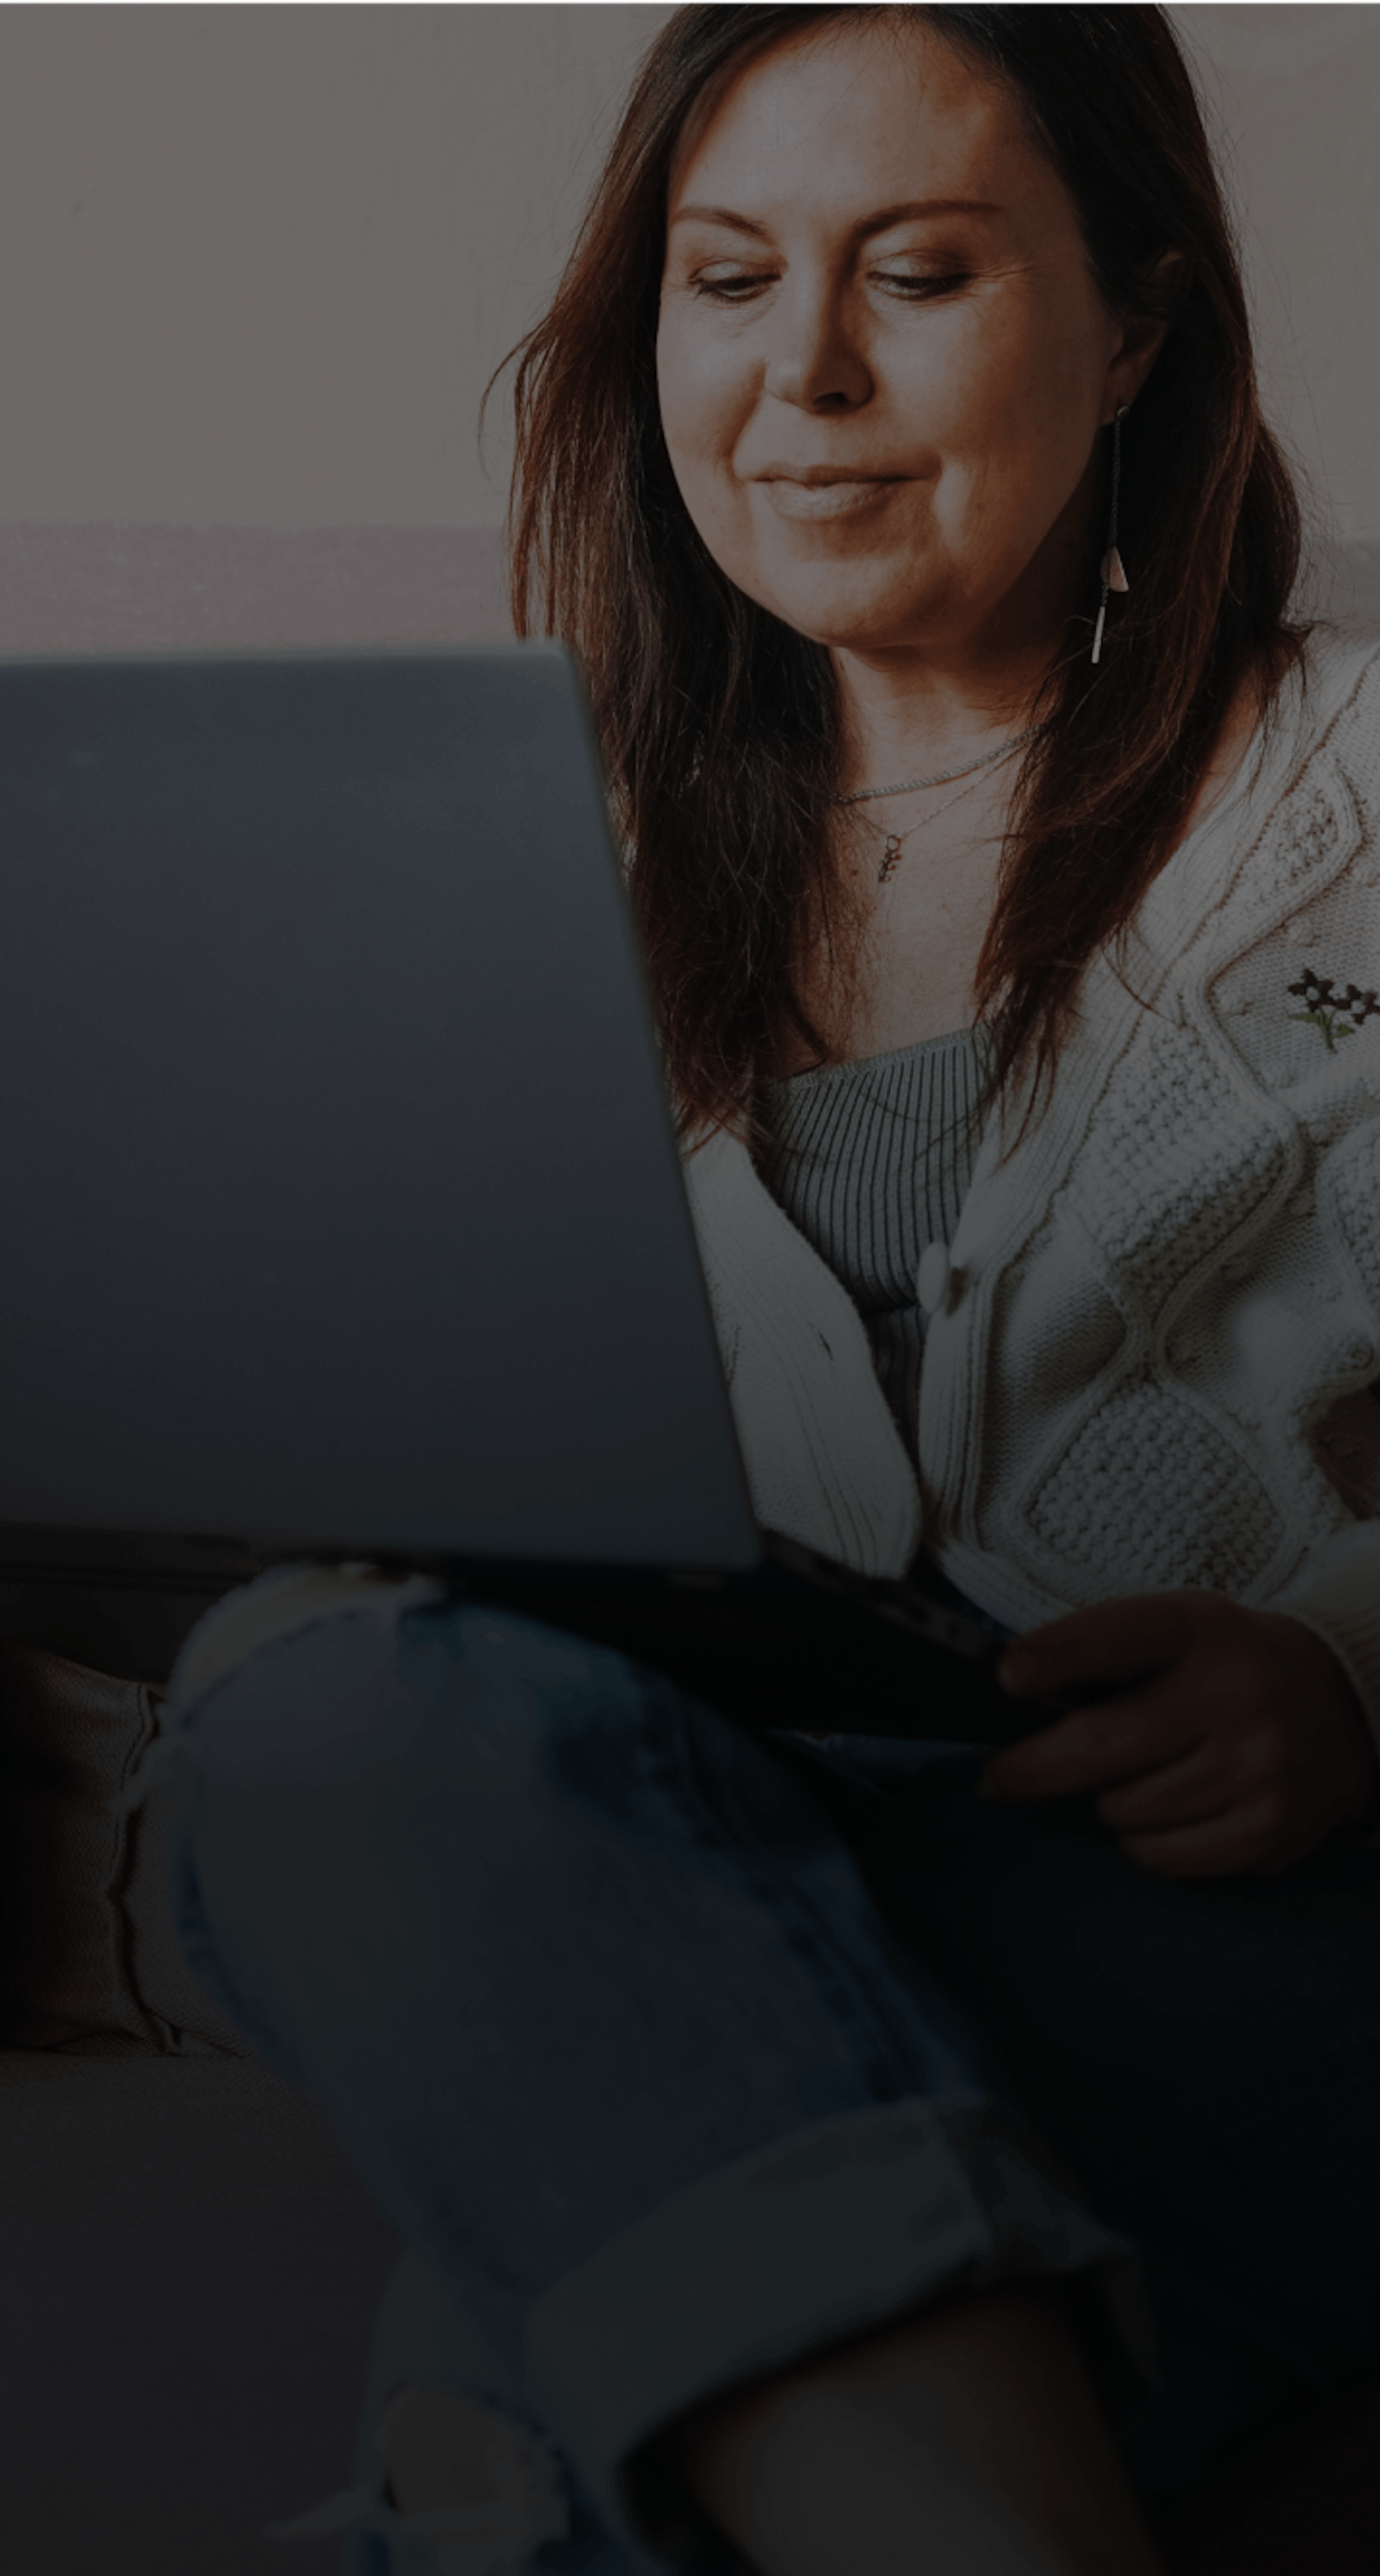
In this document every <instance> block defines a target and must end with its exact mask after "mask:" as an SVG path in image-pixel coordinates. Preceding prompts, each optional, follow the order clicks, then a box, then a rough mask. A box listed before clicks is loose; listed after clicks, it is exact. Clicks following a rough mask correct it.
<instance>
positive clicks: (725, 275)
mask: <svg viewBox="0 0 1380 2576" xmlns="http://www.w3.org/2000/svg"><path fill="white" fill-rule="evenodd" d="M770 284H771V279H770V278H769V277H766V276H764V275H763V274H762V272H761V270H760V269H748V268H742V269H738V268H735V269H719V270H718V271H716V272H713V273H711V272H710V271H709V270H708V269H701V270H700V272H699V274H698V276H696V277H692V278H691V280H690V291H691V294H692V295H701V296H706V297H707V298H708V299H709V301H710V302H711V303H714V304H742V303H744V302H746V300H747V298H748V296H749V295H750V294H751V293H752V291H753V289H754V288H755V287H759V286H769V285H770Z"/></svg>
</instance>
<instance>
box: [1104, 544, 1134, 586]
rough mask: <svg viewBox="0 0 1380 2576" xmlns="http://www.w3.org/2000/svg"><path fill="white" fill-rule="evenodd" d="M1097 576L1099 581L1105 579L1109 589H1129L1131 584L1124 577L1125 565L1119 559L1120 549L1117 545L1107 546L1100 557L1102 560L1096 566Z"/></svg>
mask: <svg viewBox="0 0 1380 2576" xmlns="http://www.w3.org/2000/svg"><path fill="white" fill-rule="evenodd" d="M1098 578H1099V580H1100V581H1105V583H1106V585H1107V588H1108V589H1109V590H1120V591H1126V590H1129V589H1130V587H1131V585H1130V583H1129V581H1128V580H1127V578H1126V566H1125V564H1124V563H1123V562H1122V560H1121V549H1120V547H1119V546H1109V547H1108V548H1107V551H1106V553H1105V555H1104V556H1103V558H1102V562H1101V564H1100V566H1099V567H1098Z"/></svg>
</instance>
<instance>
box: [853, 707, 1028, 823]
mask: <svg viewBox="0 0 1380 2576" xmlns="http://www.w3.org/2000/svg"><path fill="white" fill-rule="evenodd" d="M1044 729H1045V728H1044V726H1043V724H1033V725H1027V726H1026V729H1025V732H1024V733H1018V734H1013V735H1012V737H1011V740H1010V742H999V743H998V745H997V747H996V750H995V751H985V752H984V753H983V755H982V758H981V760H966V761H965V762H964V764H963V766H962V768H961V769H936V771H935V773H934V776H933V777H932V778H901V779H898V780H897V782H896V785H895V786H894V787H855V788H854V789H853V790H852V792H851V794H849V795H847V796H831V798H830V800H829V801H830V803H831V805H866V804H869V803H870V802H871V800H872V799H873V798H874V797H876V796H910V795H912V794H913V793H914V791H915V790H916V789H917V788H920V787H947V786H948V784H949V781H950V779H951V778H972V777H973V776H974V775H975V774H976V772H977V771H978V770H979V769H991V768H992V766H993V764H994V763H995V762H996V761H998V760H1005V759H1006V758H1007V755H1008V754H1009V753H1010V752H1013V751H1023V750H1024V748H1025V745H1026V744H1027V743H1028V742H1033V741H1034V739H1035V736H1036V734H1037V733H1043V732H1044ZM940 811H941V813H942V812H943V807H942V806H941V807H940Z"/></svg>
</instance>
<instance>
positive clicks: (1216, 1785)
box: [982, 1592, 1380, 1878]
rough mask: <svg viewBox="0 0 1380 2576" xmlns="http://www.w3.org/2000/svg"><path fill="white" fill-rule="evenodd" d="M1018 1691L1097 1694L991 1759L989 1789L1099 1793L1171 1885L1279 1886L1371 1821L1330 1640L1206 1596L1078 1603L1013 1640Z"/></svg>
mask: <svg viewBox="0 0 1380 2576" xmlns="http://www.w3.org/2000/svg"><path fill="white" fill-rule="evenodd" d="M998 1671H999V1676H1000V1679H1001V1681H1002V1682H1003V1684H1004V1686H1005V1687H1006V1688H1007V1689H1009V1690H1010V1691H1011V1692H1012V1693H1013V1694H1014V1695H1015V1696H1016V1697H1018V1698H1023V1699H1024V1698H1045V1697H1046V1696H1048V1697H1055V1696H1057V1695H1059V1694H1060V1693H1063V1692H1067V1691H1075V1690H1076V1691H1080V1692H1085V1691H1087V1689H1088V1687H1089V1685H1092V1686H1093V1687H1094V1688H1096V1689H1100V1688H1101V1686H1102V1685H1104V1684H1106V1685H1108V1686H1109V1687H1110V1689H1111V1690H1114V1691H1115V1693H1116V1696H1115V1697H1112V1696H1108V1697H1107V1698H1105V1699H1102V1698H1098V1699H1096V1700H1095V1701H1094V1702H1093V1703H1091V1704H1089V1705H1087V1706H1084V1707H1082V1708H1079V1709H1078V1710H1077V1711H1076V1713H1074V1714H1072V1715H1070V1716H1066V1717H1062V1718H1060V1719H1059V1720H1058V1721H1057V1722H1056V1723H1055V1724H1053V1725H1051V1726H1049V1727H1047V1728H1045V1729H1044V1730H1043V1731H1042V1732H1041V1733H1040V1734H1038V1735H1032V1736H1028V1737H1027V1738H1026V1739H1025V1740H1024V1742H1022V1743H1020V1744H1017V1745H1012V1746H1010V1747H1008V1748H1007V1749H1006V1750H1004V1751H1003V1752H1001V1753H999V1754H997V1755H995V1756H994V1757H993V1759H992V1760H991V1761H990V1762H989V1763H988V1764H987V1766H986V1768H985V1770H984V1772H983V1775H982V1789H983V1793H984V1794H985V1795H988V1796H991V1797H1000V1798H1012V1799H1025V1798H1068V1797H1077V1796H1080V1795H1083V1794H1086V1793H1088V1792H1094V1793H1095V1798H1094V1803H1095V1806H1096V1810H1097V1813H1098V1815H1099V1816H1100V1818H1101V1819H1102V1822H1103V1823H1104V1824H1106V1825H1110V1826H1111V1828H1112V1830H1113V1832H1114V1833H1115V1834H1116V1836H1117V1838H1118V1840H1119V1841H1120V1843H1121V1846H1122V1849H1123V1851H1125V1852H1126V1853H1127V1855H1128V1856H1129V1858H1130V1859H1132V1860H1134V1861H1139V1862H1140V1863H1141V1864H1142V1866H1143V1867H1145V1868H1146V1869H1154V1870H1159V1871H1161V1872H1162V1873H1163V1875H1164V1876H1165V1877H1166V1878H1225V1877H1234V1876H1240V1875H1243V1874H1246V1873H1250V1874H1253V1875H1256V1876H1260V1877H1269V1878H1273V1877H1277V1876H1278V1874H1279V1873H1280V1871H1281V1870H1286V1869H1292V1868H1293V1867H1294V1866H1295V1864H1296V1863H1297V1862H1299V1861H1302V1860H1306V1859H1307V1858H1308V1856H1309V1854H1310V1852H1314V1851H1316V1850H1317V1849H1318V1846H1319V1845H1320V1844H1321V1843H1324V1842H1326V1841H1327V1839H1328V1837H1329V1836H1330V1835H1331V1834H1334V1833H1338V1832H1340V1831H1343V1830H1345V1829H1347V1828H1353V1829H1354V1828H1356V1827H1362V1828H1364V1827H1365V1826H1366V1825H1367V1824H1368V1823H1372V1822H1374V1821H1375V1820H1376V1816H1377V1811H1380V1756H1378V1755H1377V1751H1376V1746H1375V1743H1374V1741H1373V1739H1372V1737H1371V1734H1370V1730H1369V1728H1368V1726H1367V1724H1366V1721H1365V1717H1364V1715H1363V1713H1362V1710H1361V1706H1360V1703H1359V1701H1358V1700H1357V1697H1356V1694H1355V1692H1354V1691H1353V1689H1352V1687H1351V1684H1350V1682H1349V1681H1348V1679H1347V1677H1346V1675H1345V1673H1344V1672H1343V1670H1342V1667H1341V1665H1340V1664H1339V1662H1338V1661H1337V1658H1336V1656H1335V1655H1334V1654H1333V1652H1332V1650H1331V1648H1330V1647H1329V1646H1326V1645H1324V1643H1323V1642H1322V1640H1321V1638H1319V1637H1317V1636H1315V1635H1314V1633H1313V1631H1312V1630H1311V1629H1310V1628H1305V1627H1304V1626H1303V1625H1302V1623H1301V1621H1299V1620H1297V1619H1290V1618H1287V1617H1284V1616H1282V1615H1279V1614H1277V1613H1273V1612H1266V1611H1261V1610H1243V1609H1242V1608H1241V1607H1240V1606H1239V1604H1237V1603H1236V1602H1234V1601H1228V1600H1226V1599H1224V1598H1223V1596H1222V1595H1221V1594H1220V1593H1214V1592H1159V1593H1152V1594H1148V1595H1146V1596H1145V1597H1144V1598H1142V1599H1139V1600H1134V1601H1109V1602H1106V1603H1103V1604H1101V1605H1100V1606H1099V1607H1098V1608H1096V1609H1093V1610H1076V1611H1074V1612H1073V1613H1072V1614H1071V1616H1070V1617H1068V1618H1067V1619H1056V1620H1054V1621H1052V1622H1051V1624H1050V1625H1049V1626H1048V1627H1047V1628H1038V1629H1036V1630H1035V1631H1033V1633H1032V1634H1031V1635H1030V1636H1028V1637H1022V1638H1021V1639H1020V1640H1019V1642H1018V1643H1017V1644H1015V1645H1013V1646H1009V1647H1008V1648H1007V1650H1006V1653H1005V1654H1004V1656H1003V1657H1002V1660H1001V1664H1000V1665H999V1667H998Z"/></svg>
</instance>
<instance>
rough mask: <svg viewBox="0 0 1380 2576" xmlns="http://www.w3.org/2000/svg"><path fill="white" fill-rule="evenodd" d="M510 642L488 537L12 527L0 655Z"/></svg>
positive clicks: (0, 563)
mask: <svg viewBox="0 0 1380 2576" xmlns="http://www.w3.org/2000/svg"><path fill="white" fill-rule="evenodd" d="M511 632H512V629H511V625H510V622H509V618H508V613H507V609H506V606H505V604H504V600H503V590H502V574H501V566H500V553H499V540H498V538H497V536H496V535H495V534H494V532H493V531H492V530H490V529H488V528H237V527H225V528H204V527H154V526H127V527H119V526H110V525H105V524H92V525H88V526H81V525H49V526H39V525H34V526H10V527H4V526H0V652H5V653H29V652H34V653H45V652H90V653H109V652H123V651H137V650H140V649H144V650H158V649H160V648H163V647H174V648H179V649H180V648H184V647H193V648H194V647H196V646H214V645H230V646H243V645H250V646H252V645H272V644H390V643H397V644H433V643H434V644H443V643H463V642H469V641H471V640H478V639H481V638H484V637H488V636H501V635H507V634H510V633H511Z"/></svg>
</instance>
